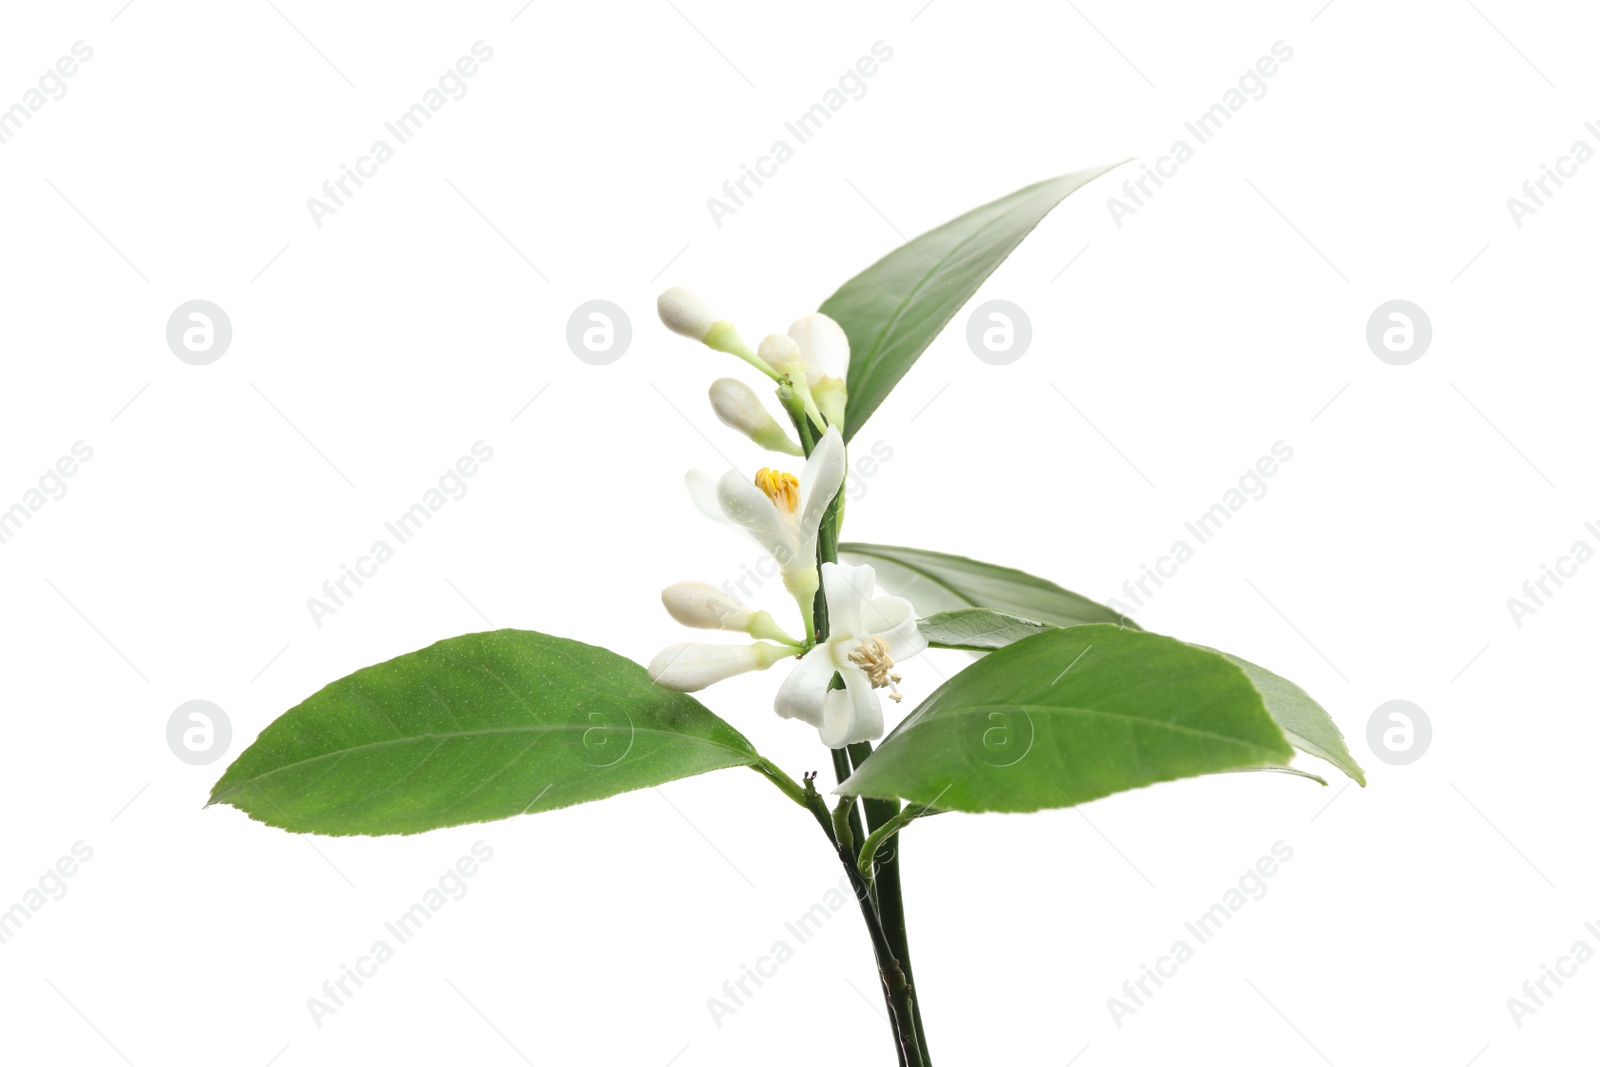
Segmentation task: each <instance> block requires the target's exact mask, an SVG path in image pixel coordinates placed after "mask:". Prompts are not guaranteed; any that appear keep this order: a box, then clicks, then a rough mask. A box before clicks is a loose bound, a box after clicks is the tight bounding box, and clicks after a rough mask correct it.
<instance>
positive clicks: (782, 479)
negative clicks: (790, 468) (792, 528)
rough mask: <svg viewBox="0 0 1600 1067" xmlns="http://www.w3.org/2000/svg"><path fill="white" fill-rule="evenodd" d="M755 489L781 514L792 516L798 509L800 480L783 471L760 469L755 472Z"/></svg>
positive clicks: (767, 468)
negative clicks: (765, 496) (763, 494)
mask: <svg viewBox="0 0 1600 1067" xmlns="http://www.w3.org/2000/svg"><path fill="white" fill-rule="evenodd" d="M756 488H757V489H759V490H761V491H762V492H763V493H765V494H767V499H768V500H770V501H772V503H773V505H774V506H775V507H776V508H777V509H778V510H779V511H782V512H787V513H788V514H790V515H793V514H794V513H795V512H796V511H798V510H799V509H800V479H799V478H796V477H795V476H794V475H792V474H785V473H784V472H783V471H775V470H772V469H771V468H769V467H762V468H761V469H760V470H758V471H756Z"/></svg>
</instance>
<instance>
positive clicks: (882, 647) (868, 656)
mask: <svg viewBox="0 0 1600 1067" xmlns="http://www.w3.org/2000/svg"><path fill="white" fill-rule="evenodd" d="M849 659H850V662H851V663H854V664H855V665H856V666H857V667H860V668H861V673H863V674H865V675H866V676H867V681H869V682H871V683H872V688H874V689H883V688H886V687H887V688H888V690H889V699H890V700H892V701H894V702H895V703H897V704H898V703H899V702H900V689H899V687H897V686H896V685H895V683H896V682H898V681H899V680H900V676H899V675H898V674H890V673H889V672H890V671H892V670H893V669H894V660H892V659H890V658H889V644H888V642H887V641H885V640H884V639H883V638H881V637H869V638H867V639H866V640H864V641H862V642H861V644H859V645H857V646H856V648H855V650H854V651H852V652H851V653H850V657H849Z"/></svg>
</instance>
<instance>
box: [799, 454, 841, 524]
mask: <svg viewBox="0 0 1600 1067" xmlns="http://www.w3.org/2000/svg"><path fill="white" fill-rule="evenodd" d="M843 483H844V438H843V437H840V436H839V428H838V427H837V426H829V427H828V431H827V432H826V433H824V434H823V435H822V440H820V441H818V442H817V447H816V448H814V449H813V450H812V452H811V458H810V459H808V460H806V466H805V469H804V470H803V471H801V472H800V513H799V520H800V531H801V534H800V543H801V544H802V545H804V543H805V541H806V539H807V538H808V537H809V538H810V540H811V543H812V545H813V546H814V545H815V544H816V537H817V527H818V526H819V525H820V524H821V522H822V513H823V512H825V511H827V510H828V505H829V504H831V503H833V498H834V497H836V496H838V495H839V486H840V485H841V484H843Z"/></svg>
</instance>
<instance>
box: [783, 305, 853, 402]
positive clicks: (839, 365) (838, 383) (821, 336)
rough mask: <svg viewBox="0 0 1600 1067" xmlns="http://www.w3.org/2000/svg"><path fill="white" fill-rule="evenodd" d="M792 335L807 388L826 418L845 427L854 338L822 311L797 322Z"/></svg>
mask: <svg viewBox="0 0 1600 1067" xmlns="http://www.w3.org/2000/svg"><path fill="white" fill-rule="evenodd" d="M789 336H790V337H791V338H793V340H794V342H795V345H796V347H797V348H799V350H800V361H801V366H802V368H803V369H804V372H805V378H806V386H807V388H808V389H809V390H810V392H811V396H812V399H814V400H815V401H816V405H817V408H818V409H819V410H820V411H821V412H822V417H823V418H825V419H827V420H828V423H829V424H830V425H833V426H842V425H843V424H844V407H845V400H846V394H845V377H846V375H848V374H849V372H850V338H848V337H846V336H845V332H844V328H843V327H842V326H840V325H839V324H838V323H837V322H834V321H833V320H832V319H830V318H829V317H828V316H826V315H824V314H822V313H821V312H820V311H819V312H817V313H815V314H812V315H807V316H806V317H805V318H802V319H796V320H795V322H794V324H793V325H792V326H790V327H789Z"/></svg>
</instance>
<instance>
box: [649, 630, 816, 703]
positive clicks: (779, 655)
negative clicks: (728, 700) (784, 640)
mask: <svg viewBox="0 0 1600 1067" xmlns="http://www.w3.org/2000/svg"><path fill="white" fill-rule="evenodd" d="M793 655H794V649H792V648H785V647H784V646H783V645H772V644H767V643H766V642H757V643H756V644H753V645H704V644H696V643H690V644H682V645H673V646H672V647H671V648H664V649H662V650H661V652H660V653H659V654H658V655H657V656H656V658H655V659H653V660H651V661H650V680H651V681H652V682H654V683H656V684H657V685H659V686H661V687H662V688H663V689H675V690H677V691H678V692H680V693H693V692H695V691H697V690H700V689H704V688H705V687H706V686H708V685H711V684H712V683H714V682H720V681H722V680H723V679H724V678H732V677H734V676H735V675H739V674H744V673H745V672H746V671H764V670H766V669H767V668H768V667H770V666H772V665H773V664H774V663H777V662H778V661H779V660H782V659H787V658H788V657H790V656H793Z"/></svg>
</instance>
